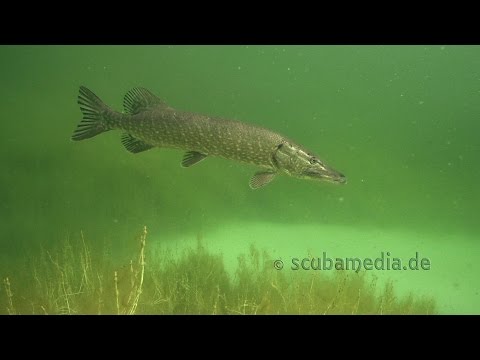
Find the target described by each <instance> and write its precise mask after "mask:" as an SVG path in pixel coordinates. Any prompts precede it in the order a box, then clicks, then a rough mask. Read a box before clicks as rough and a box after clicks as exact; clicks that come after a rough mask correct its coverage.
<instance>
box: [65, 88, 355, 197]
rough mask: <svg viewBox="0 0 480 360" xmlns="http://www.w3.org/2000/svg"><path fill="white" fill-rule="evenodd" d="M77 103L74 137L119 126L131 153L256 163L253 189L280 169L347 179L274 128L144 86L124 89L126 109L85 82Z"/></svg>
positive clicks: (188, 163) (185, 163)
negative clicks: (188, 106)
mask: <svg viewBox="0 0 480 360" xmlns="http://www.w3.org/2000/svg"><path fill="white" fill-rule="evenodd" d="M78 104H79V105H80V110H81V111H82V113H83V119H82V120H81V122H80V124H79V125H78V126H77V129H76V130H75V132H74V133H73V135H72V140H76V141H77V140H84V139H88V138H91V137H93V136H96V135H98V134H101V133H102V132H105V131H109V130H114V129H118V130H123V131H124V134H123V135H122V138H121V141H122V144H123V145H124V146H125V148H126V149H127V150H128V151H130V152H132V153H139V152H142V151H146V150H149V149H152V148H154V147H160V148H162V147H164V148H174V149H182V150H186V153H185V155H184V157H183V160H182V163H181V164H182V166H183V167H189V166H192V165H195V164H197V163H199V162H200V161H202V160H204V159H205V158H206V157H207V156H220V157H223V158H225V159H229V160H235V161H239V162H243V163H248V164H252V165H256V166H258V167H259V168H260V169H261V170H260V171H258V172H257V173H255V175H254V176H253V177H252V178H251V179H250V182H249V185H250V187H251V188H252V189H258V188H260V187H262V186H264V185H267V184H268V183H269V182H271V181H272V180H273V179H274V177H275V176H276V175H277V174H280V173H284V174H287V175H290V176H293V177H296V178H300V179H312V180H324V181H329V182H333V183H339V184H344V183H346V178H345V176H344V175H343V174H341V173H339V172H338V171H336V170H334V169H332V168H330V167H329V166H327V165H326V164H325V163H324V162H323V161H321V160H320V159H319V158H318V156H316V155H314V154H313V153H312V152H310V151H308V150H307V149H306V148H304V147H303V146H301V145H299V144H296V143H295V142H293V141H291V140H289V139H288V138H286V137H284V136H282V135H280V134H278V133H276V132H273V131H271V130H268V129H265V128H262V127H260V126H256V125H251V124H246V123H243V122H240V121H234V120H227V119H222V118H218V117H210V116H206V115H200V114H196V113H191V112H184V111H179V110H176V109H174V108H172V107H170V106H169V105H167V104H166V103H165V102H163V101H162V100H161V99H159V98H158V97H157V96H155V95H154V94H152V93H151V92H150V91H148V90H147V89H144V88H141V87H137V88H133V89H132V90H130V91H129V92H127V94H126V95H125V98H124V100H123V105H124V109H125V111H124V113H121V112H117V111H115V110H113V109H111V108H110V107H108V106H107V105H105V104H104V103H103V101H102V100H100V99H99V98H98V97H97V96H96V95H95V94H94V93H93V92H92V91H90V90H89V89H87V88H86V87H84V86H80V92H79V95H78Z"/></svg>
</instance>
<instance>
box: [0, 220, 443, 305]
mask: <svg viewBox="0 0 480 360" xmlns="http://www.w3.org/2000/svg"><path fill="white" fill-rule="evenodd" d="M137 240H138V252H137V253H136V254H134V256H133V257H132V258H131V260H130V261H127V262H126V263H125V264H123V265H122V266H119V265H118V264H114V263H113V262H112V259H111V257H110V256H109V255H108V253H107V252H103V253H98V254H96V253H95V254H94V253H92V251H91V250H90V247H89V245H88V241H86V240H85V239H84V237H83V233H82V234H81V241H80V242H79V243H76V244H71V243H70V242H69V241H65V242H64V244H62V246H59V247H58V248H56V249H54V250H45V249H43V250H42V252H41V254H40V256H38V257H36V258H34V259H29V260H28V261H26V262H25V265H24V266H25V269H23V270H22V271H16V272H11V273H8V274H7V273H2V274H1V275H2V279H3V284H2V289H1V291H0V314H434V313H436V305H435V302H434V300H433V299H431V298H425V297H418V296H414V295H413V294H408V295H406V296H403V297H399V296H397V295H396V294H395V291H394V286H393V284H392V282H387V283H386V284H385V285H384V286H383V287H380V286H378V285H377V281H376V279H375V278H374V277H370V276H368V275H367V274H366V273H365V272H359V273H355V272H354V271H351V272H350V271H340V270H338V271H330V272H320V271H317V272H315V273H313V274H312V273H307V272H281V271H277V270H275V269H274V267H273V265H272V261H271V260H270V257H269V256H268V253H267V252H265V251H263V252H261V251H259V250H258V249H257V248H256V247H255V246H254V245H251V246H250V250H249V253H248V254H242V255H240V256H239V257H238V265H237V268H236V270H235V272H234V273H233V274H231V273H229V272H228V271H227V270H226V269H225V264H224V260H223V257H222V255H220V254H214V253H212V252H211V251H209V250H208V249H207V247H206V246H205V245H204V243H203V240H202V239H201V236H198V237H197V245H196V246H193V247H190V248H187V249H185V250H183V251H181V252H180V253H178V254H173V253H172V252H171V251H168V250H159V251H158V252H156V253H155V254H153V253H152V252H149V250H148V241H147V229H146V228H144V229H143V231H142V233H141V234H140V235H139V237H138V239H137ZM7 272H8V271H7Z"/></svg>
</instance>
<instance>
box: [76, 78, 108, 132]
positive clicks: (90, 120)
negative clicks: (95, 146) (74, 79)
mask: <svg viewBox="0 0 480 360" xmlns="http://www.w3.org/2000/svg"><path fill="white" fill-rule="evenodd" d="M78 104H79V105H80V110H82V113H83V119H82V121H80V124H78V126H77V129H76V130H75V132H74V133H73V135H72V140H84V139H88V138H91V137H93V136H95V135H98V134H100V133H102V132H104V131H108V130H110V129H109V128H108V126H107V123H106V119H105V115H107V114H108V113H109V112H110V111H111V110H110V108H109V107H108V106H107V105H105V104H104V103H103V101H102V100H100V99H99V98H98V96H97V95H95V94H94V93H93V92H91V91H90V90H88V89H87V88H86V87H85V86H80V92H79V94H78Z"/></svg>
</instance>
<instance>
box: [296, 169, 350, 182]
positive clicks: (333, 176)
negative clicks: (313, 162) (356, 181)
mask: <svg viewBox="0 0 480 360" xmlns="http://www.w3.org/2000/svg"><path fill="white" fill-rule="evenodd" d="M305 175H306V176H307V177H308V178H310V179H314V180H323V181H328V182H330V183H333V184H346V183H347V177H346V176H345V175H343V174H342V173H339V172H337V171H331V172H324V171H314V170H313V171H309V172H308V173H306V174H305Z"/></svg>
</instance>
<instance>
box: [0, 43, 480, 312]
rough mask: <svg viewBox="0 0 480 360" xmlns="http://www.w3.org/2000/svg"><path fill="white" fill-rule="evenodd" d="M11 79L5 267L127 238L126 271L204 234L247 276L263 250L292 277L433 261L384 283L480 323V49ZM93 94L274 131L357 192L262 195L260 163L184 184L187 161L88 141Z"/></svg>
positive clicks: (251, 55) (202, 169) (41, 57)
mask: <svg viewBox="0 0 480 360" xmlns="http://www.w3.org/2000/svg"><path fill="white" fill-rule="evenodd" d="M0 74H1V76H0V78H1V79H2V86H1V87H0V99H1V100H0V103H1V106H0V111H1V113H2V122H1V125H0V126H1V130H2V141H1V143H0V147H1V151H0V156H1V161H2V172H1V173H0V186H1V189H2V190H1V199H2V201H1V203H0V215H1V228H0V254H1V255H0V259H2V262H3V265H4V266H3V267H7V264H8V266H15V262H16V261H18V262H20V261H22V260H21V259H22V258H23V255H24V253H25V252H26V251H27V252H28V251H31V252H32V251H33V252H35V251H37V249H38V248H39V247H40V245H41V246H48V245H52V244H55V243H58V242H60V241H61V240H62V239H65V238H66V237H69V238H72V239H78V237H79V233H80V230H83V232H84V233H85V234H86V236H88V237H89V238H91V239H100V240H101V239H114V243H115V244H116V246H114V250H113V251H114V254H112V256H115V253H117V252H118V254H120V253H121V252H122V249H123V248H124V247H125V244H127V243H128V242H129V241H131V239H132V238H133V237H134V235H135V234H137V233H138V232H139V229H141V228H142V226H143V225H147V226H148V229H149V236H150V239H151V240H150V243H152V245H153V246H157V245H158V246H160V245H167V244H175V246H179V244H186V243H188V242H190V241H192V239H194V237H195V234H197V233H199V232H201V233H202V236H203V237H204V238H205V240H206V241H208V243H209V244H210V246H211V247H212V248H214V249H217V250H219V251H221V252H222V253H223V254H224V255H225V259H226V261H227V262H228V263H229V264H231V263H233V262H234V261H235V259H236V255H237V253H238V252H240V251H242V250H243V249H246V248H248V246H249V244H250V243H255V245H256V246H258V247H259V248H262V249H267V250H269V252H270V253H271V254H275V255H276V256H277V257H279V258H281V259H283V261H286V262H288V261H289V259H290V258H292V257H302V256H304V255H305V254H306V253H307V251H313V252H315V253H317V254H321V252H322V251H328V253H329V254H331V256H332V257H335V256H352V257H372V258H375V257H377V256H378V255H379V253H380V252H381V251H389V252H391V253H392V254H393V255H392V256H399V257H404V258H409V257H411V256H414V255H415V252H419V253H420V255H421V256H423V257H428V258H429V259H430V262H431V269H430V270H426V271H422V270H419V271H378V273H379V275H380V276H386V277H389V278H391V279H393V280H394V281H395V282H396V283H397V284H398V288H399V289H401V290H405V291H408V290H413V291H415V292H416V293H422V294H427V295H431V296H434V297H435V299H436V300H437V302H438V304H439V309H440V311H441V312H443V313H480V295H479V282H478V280H477V277H478V274H479V273H480V265H479V264H478V262H477V260H478V259H479V257H480V242H479V234H480V225H479V218H478V214H479V213H480V211H479V210H480V205H479V200H480V190H479V187H478V184H479V181H480V169H479V167H478V158H479V155H480V143H479V141H478V133H479V130H480V125H479V121H478V118H479V115H480V47H478V46H1V47H0ZM80 85H85V86H87V87H88V88H90V89H91V90H92V91H94V92H95V93H96V94H97V95H98V96H99V97H100V98H101V99H102V100H103V101H105V102H106V103H107V104H109V105H110V106H112V107H113V108H115V109H117V110H121V109H122V100H123V96H124V94H125V93H126V92H127V91H128V90H129V89H131V88H132V87H135V86H143V87H145V88H147V89H150V90H151V91H152V92H153V93H155V94H157V95H158V96H159V97H161V98H162V99H164V100H165V101H166V102H167V103H168V104H169V105H171V106H173V107H175V108H178V109H182V110H187V111H192V112H198V113H204V114H208V115H217V116H222V117H226V118H232V119H237V120H242V121H245V122H249V123H253V124H258V125H261V126H264V127H267V128H270V129H272V130H275V131H278V132H280V133H282V134H285V135H286V136H288V137H290V138H292V139H294V140H295V141H297V142H298V143H301V144H303V145H304V146H306V147H307V148H309V149H311V150H312V151H314V152H316V153H317V154H318V155H319V156H320V157H321V158H322V159H323V160H325V161H326V162H327V163H328V164H329V165H331V166H332V167H333V168H335V169H337V170H339V171H341V172H342V173H344V174H345V175H346V176H347V179H348V183H347V184H346V185H343V186H342V185H333V184H328V183H315V182H311V181H304V180H298V179H294V178H289V177H286V176H281V177H280V176H279V177H277V178H276V179H275V180H274V181H273V182H272V183H271V184H269V185H268V186H266V187H265V188H262V189H260V190H256V191H253V190H251V189H250V188H249V186H248V181H249V179H250V177H251V176H252V175H253V173H254V172H255V168H254V167H251V166H248V165H242V164H237V163H234V162H231V161H227V160H223V159H219V158H208V159H207V160H205V161H203V162H202V163H201V164H198V165H196V166H194V167H191V168H188V169H184V168H181V167H180V162H181V158H182V156H183V153H182V152H181V151H178V150H170V149H161V150H160V149H154V150H151V151H148V152H145V153H140V154H136V155H133V154H130V153H129V152H127V151H125V149H124V148H123V146H122V145H121V143H120V132H118V131H112V132H109V133H105V134H101V135H100V136H97V137H95V138H93V139H90V140H85V141H82V142H72V141H71V140H70V136H71V134H72V132H73V130H74V129H75V127H76V125H77V123H78V122H79V120H80V119H81V112H80V110H79V107H78V105H77V103H76V101H77V95H78V88H79V86H80ZM99 242H101V241H99ZM12 264H13V265H12ZM283 271H289V270H288V269H287V268H285V269H284V270H283ZM373 272H375V270H374V271H373Z"/></svg>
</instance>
